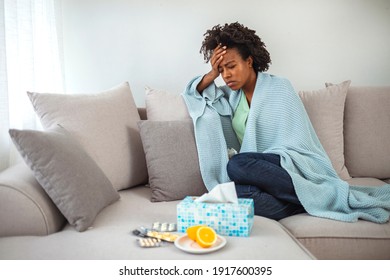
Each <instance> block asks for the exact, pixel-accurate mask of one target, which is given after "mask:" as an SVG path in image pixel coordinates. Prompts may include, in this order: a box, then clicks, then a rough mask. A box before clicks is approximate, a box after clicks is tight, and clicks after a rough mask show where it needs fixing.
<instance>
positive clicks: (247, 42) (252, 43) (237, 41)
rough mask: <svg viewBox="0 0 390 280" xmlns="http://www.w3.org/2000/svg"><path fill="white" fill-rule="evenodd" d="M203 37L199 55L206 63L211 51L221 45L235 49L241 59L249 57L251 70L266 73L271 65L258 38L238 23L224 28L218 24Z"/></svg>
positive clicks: (267, 53) (254, 33)
mask: <svg viewBox="0 0 390 280" xmlns="http://www.w3.org/2000/svg"><path fill="white" fill-rule="evenodd" d="M204 36H205V38H204V40H203V42H202V47H201V48H200V53H203V56H204V60H205V61H206V62H209V61H210V59H211V56H212V54H213V50H214V49H215V48H216V47H217V46H218V44H222V45H223V46H226V47H227V48H236V49H237V50H238V52H239V53H240V55H241V57H242V58H243V59H247V58H248V57H249V56H251V57H252V58H253V68H254V69H255V70H257V71H260V72H263V71H267V70H268V67H269V64H271V58H270V55H269V52H268V51H267V50H266V49H265V44H264V43H263V42H262V41H261V39H260V37H259V36H257V35H256V32H255V31H254V30H251V29H249V28H247V27H245V26H244V25H242V24H240V23H238V22H235V23H230V24H227V23H226V24H225V25H224V26H221V25H219V24H218V25H216V26H214V27H213V28H212V29H210V30H207V32H206V33H205V34H204Z"/></svg>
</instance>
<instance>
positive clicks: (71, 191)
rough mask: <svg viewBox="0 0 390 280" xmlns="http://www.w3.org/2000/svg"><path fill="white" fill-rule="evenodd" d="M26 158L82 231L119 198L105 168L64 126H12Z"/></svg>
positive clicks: (49, 193)
mask: <svg viewBox="0 0 390 280" xmlns="http://www.w3.org/2000/svg"><path fill="white" fill-rule="evenodd" d="M9 134H10V136H11V138H12V140H13V142H14V143H15V146H16V148H17V149H18V151H19V152H20V154H21V155H22V157H23V159H24V161H25V162H26V163H27V165H28V166H29V167H30V169H31V170H32V171H33V174H34V176H35V178H36V179H37V181H38V182H39V183H40V184H41V186H42V187H43V188H44V190H45V191H46V193H47V194H48V195H49V197H50V198H51V199H52V200H53V202H54V204H55V205H56V206H57V207H58V209H59V210H60V211H61V213H62V214H63V215H64V216H65V218H66V219H67V220H68V222H69V223H70V224H71V225H73V226H74V227H75V228H76V229H77V230H78V231H85V230H86V229H88V227H90V226H91V225H92V223H93V221H94V219H95V217H96V216H97V214H98V213H99V212H100V211H101V210H102V209H103V208H105V207H106V206H108V205H109V204H111V203H113V202H114V201H116V200H118V199H119V194H118V192H117V191H116V190H115V189H114V188H113V186H112V184H111V182H110V181H109V180H108V179H107V177H106V175H105V174H104V173H103V171H102V170H101V169H100V168H99V167H98V165H97V164H96V163H95V161H94V160H93V159H92V158H91V157H90V156H89V155H88V154H87V153H86V152H85V151H84V149H83V148H82V147H81V145H80V144H79V143H78V142H76V141H75V140H74V139H73V138H72V137H71V136H70V134H69V133H68V132H67V131H66V130H65V129H63V128H61V127H55V128H53V129H50V130H47V131H34V130H16V129H10V130H9Z"/></svg>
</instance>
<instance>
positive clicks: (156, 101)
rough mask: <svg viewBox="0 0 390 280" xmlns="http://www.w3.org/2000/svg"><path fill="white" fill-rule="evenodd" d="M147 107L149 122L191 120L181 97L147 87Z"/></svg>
mask: <svg viewBox="0 0 390 280" xmlns="http://www.w3.org/2000/svg"><path fill="white" fill-rule="evenodd" d="M145 107H146V113H147V116H148V120H151V121H177V120H185V119H190V115H189V114H188V110H187V106H186V104H185V102H184V99H183V97H182V96H181V95H178V94H172V93H169V92H166V91H163V90H156V89H151V88H149V87H146V89H145Z"/></svg>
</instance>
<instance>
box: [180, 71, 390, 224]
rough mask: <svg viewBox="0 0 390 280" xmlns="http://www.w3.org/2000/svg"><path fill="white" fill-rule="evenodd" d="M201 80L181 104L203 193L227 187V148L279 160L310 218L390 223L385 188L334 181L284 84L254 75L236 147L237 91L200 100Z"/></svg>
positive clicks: (208, 92)
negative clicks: (244, 124) (270, 155)
mask: <svg viewBox="0 0 390 280" xmlns="http://www.w3.org/2000/svg"><path fill="white" fill-rule="evenodd" d="M201 79H202V77H196V78H194V79H193V80H192V81H190V83H189V84H188V86H187V88H186V89H185V91H184V93H183V98H184V100H185V103H186V105H187V108H188V111H189V114H190V116H191V118H192V120H193V124H194V131H195V140H196V145H197V150H198V156H199V166H200V171H201V174H202V178H203V181H204V183H205V185H206V187H207V189H208V190H211V189H212V188H213V187H215V186H216V185H217V184H221V183H226V182H229V181H231V180H230V179H229V176H228V175H227V171H226V166H227V163H228V160H229V158H228V153H227V149H228V148H234V149H235V150H236V151H239V152H259V153H274V154H278V155H280V158H281V165H282V167H283V168H284V169H285V170H286V171H287V172H288V173H289V175H290V176H291V178H292V181H293V184H294V187H295V191H296V193H297V196H298V198H299V200H300V202H301V203H302V205H303V207H304V208H305V210H306V211H307V212H308V213H309V214H310V215H313V216H318V217H323V218H329V219H334V220H339V221H345V222H355V221H357V220H358V219H364V220H368V221H372V222H376V223H385V222H387V221H388V220H389V215H390V185H388V184H387V185H383V186H381V187H369V186H350V185H349V184H348V183H347V182H345V181H343V180H341V179H340V178H339V176H338V175H337V173H336V171H335V170H334V168H333V166H332V164H331V161H330V159H329V157H328V156H327V154H326V152H325V150H324V148H323V147H322V145H321V143H320V141H319V139H318V137H317V135H316V133H315V131H314V129H313V126H312V124H311V122H310V119H309V117H308V115H307V113H306V110H305V108H304V106H303V103H302V102H301V99H300V98H299V96H298V95H297V94H296V92H295V91H294V89H293V87H292V86H291V84H290V82H289V81H288V80H286V79H284V78H280V77H276V76H273V75H269V74H266V73H258V77H257V82H256V87H255V92H254V95H253V98H252V102H251V109H250V112H249V116H248V120H247V127H246V131H245V135H244V139H243V141H242V145H241V147H240V144H239V142H238V140H237V137H236V134H235V133H234V130H233V128H232V124H231V120H232V117H233V113H234V111H235V108H236V107H237V105H238V102H239V100H240V97H241V94H243V92H242V90H239V91H233V90H231V89H230V88H229V87H227V86H222V87H217V86H216V85H215V84H214V83H213V84H211V85H210V86H209V87H207V88H206V89H205V90H204V91H203V92H202V95H200V94H199V92H197V90H196V86H197V85H198V84H199V82H200V80H201ZM248 172H249V171H248Z"/></svg>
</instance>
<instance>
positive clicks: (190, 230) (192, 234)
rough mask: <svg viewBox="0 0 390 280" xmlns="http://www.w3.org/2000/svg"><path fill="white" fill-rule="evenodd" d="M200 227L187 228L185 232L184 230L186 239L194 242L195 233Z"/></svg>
mask: <svg viewBox="0 0 390 280" xmlns="http://www.w3.org/2000/svg"><path fill="white" fill-rule="evenodd" d="M200 227H202V225H197V226H192V227H188V228H187V230H186V232H187V235H188V238H189V239H191V240H194V241H196V232H197V231H198V229H199V228H200Z"/></svg>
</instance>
